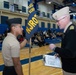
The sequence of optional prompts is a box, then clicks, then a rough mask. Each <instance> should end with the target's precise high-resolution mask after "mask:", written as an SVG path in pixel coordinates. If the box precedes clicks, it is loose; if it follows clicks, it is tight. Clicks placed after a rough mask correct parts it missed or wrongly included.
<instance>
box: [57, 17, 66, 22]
mask: <svg viewBox="0 0 76 75" xmlns="http://www.w3.org/2000/svg"><path fill="white" fill-rule="evenodd" d="M64 18H65V17H63V18H61V19H60V20H62V19H64ZM60 20H56V22H59V21H60Z"/></svg>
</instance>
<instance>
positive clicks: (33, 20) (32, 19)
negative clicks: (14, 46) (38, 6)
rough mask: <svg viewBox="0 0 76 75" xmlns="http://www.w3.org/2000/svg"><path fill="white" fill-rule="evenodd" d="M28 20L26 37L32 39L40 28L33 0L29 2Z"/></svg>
mask: <svg viewBox="0 0 76 75" xmlns="http://www.w3.org/2000/svg"><path fill="white" fill-rule="evenodd" d="M28 13H29V16H28V20H27V25H26V38H27V39H30V38H31V37H32V35H33V34H34V33H35V32H36V31H37V30H38V20H37V15H36V11H35V8H34V5H33V3H32V0H30V1H29V2H28Z"/></svg>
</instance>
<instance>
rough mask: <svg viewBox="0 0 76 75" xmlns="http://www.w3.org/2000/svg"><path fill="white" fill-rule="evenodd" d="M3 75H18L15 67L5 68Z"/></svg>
mask: <svg viewBox="0 0 76 75" xmlns="http://www.w3.org/2000/svg"><path fill="white" fill-rule="evenodd" d="M3 75H17V73H16V71H15V68H14V66H4V70H3Z"/></svg>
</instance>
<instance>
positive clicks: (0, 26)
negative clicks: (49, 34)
mask: <svg viewBox="0 0 76 75" xmlns="http://www.w3.org/2000/svg"><path fill="white" fill-rule="evenodd" d="M22 27H23V29H24V31H25V26H22ZM7 28H8V26H7V25H6V24H0V34H3V33H4V32H5V31H6V29H7ZM50 29H51V31H53V30H56V32H63V30H60V29H54V28H50ZM47 30H48V28H43V27H42V28H40V27H39V28H38V31H47ZM45 42H46V43H49V44H50V43H59V42H61V40H60V39H59V38H55V39H45ZM29 46H30V45H29V44H26V46H25V47H29ZM1 49H2V44H1V43H0V50H1Z"/></svg>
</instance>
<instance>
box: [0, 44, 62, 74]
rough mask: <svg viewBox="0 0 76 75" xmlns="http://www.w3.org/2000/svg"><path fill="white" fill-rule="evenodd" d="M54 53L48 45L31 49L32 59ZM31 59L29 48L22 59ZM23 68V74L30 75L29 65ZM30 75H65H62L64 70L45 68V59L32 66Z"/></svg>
mask: <svg viewBox="0 0 76 75" xmlns="http://www.w3.org/2000/svg"><path fill="white" fill-rule="evenodd" d="M56 45H57V46H60V43H59V44H56ZM51 52H52V51H51V50H49V47H48V45H47V46H43V47H38V46H37V47H34V48H31V54H30V55H31V58H33V57H39V56H42V55H44V54H48V53H51ZM28 58H29V48H24V49H22V50H21V52H20V59H21V60H24V59H28ZM1 65H3V60H2V53H1V52H0V66H1ZM22 67H23V73H24V75H29V63H26V64H25V63H24V64H23V65H22ZM0 75H2V71H0ZM30 75H63V74H62V69H59V68H53V67H48V66H45V65H44V63H43V59H38V60H35V61H33V62H31V64H30Z"/></svg>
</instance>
